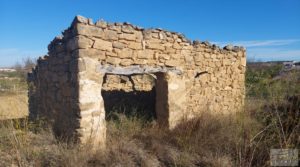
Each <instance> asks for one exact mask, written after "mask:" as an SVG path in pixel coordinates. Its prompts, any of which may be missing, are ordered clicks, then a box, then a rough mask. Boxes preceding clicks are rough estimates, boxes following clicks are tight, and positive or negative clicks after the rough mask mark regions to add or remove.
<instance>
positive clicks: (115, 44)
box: [29, 16, 246, 142]
mask: <svg viewBox="0 0 300 167" xmlns="http://www.w3.org/2000/svg"><path fill="white" fill-rule="evenodd" d="M48 49H49V52H48V56H45V57H43V58H40V59H39V60H38V64H37V66H36V68H35V69H34V70H33V72H32V73H31V74H29V82H30V83H33V84H34V85H35V88H34V89H31V90H30V92H29V95H30V97H31V98H30V106H31V113H32V114H33V115H35V117H36V116H37V115H38V116H40V117H46V118H48V119H49V120H51V122H52V123H53V127H54V131H55V132H56V133H57V134H58V135H59V134H69V133H70V134H69V135H70V136H79V137H78V138H79V139H80V141H81V142H82V141H85V140H87V138H86V137H83V136H87V135H83V134H91V135H90V136H93V135H96V137H97V135H100V136H101V137H99V138H100V139H99V141H98V142H101V141H102V140H103V138H105V111H104V110H102V109H101V111H100V110H99V108H101V107H102V106H103V99H102V97H101V93H100V92H101V90H106V91H109V90H123V91H125V92H130V91H150V90H152V88H154V87H157V88H156V89H159V90H157V91H156V95H157V100H156V103H157V104H156V110H157V111H156V112H157V113H158V116H161V117H168V119H167V120H168V121H167V122H168V124H169V126H175V125H176V124H177V123H178V121H180V119H182V118H190V117H194V116H197V114H199V113H201V112H203V111H209V112H217V113H228V112H236V111H240V110H241V109H242V106H243V104H244V96H245V87H244V80H245V78H244V74H245V66H246V52H245V49H244V48H242V47H237V46H231V45H228V46H226V47H224V48H219V47H218V46H216V45H211V44H210V43H208V42H199V41H193V42H191V41H189V40H188V39H186V38H185V37H184V36H183V35H182V34H179V33H175V32H169V31H165V30H162V29H143V28H140V27H137V26H134V25H131V24H129V23H107V22H105V21H101V20H100V21H97V22H96V23H94V22H93V21H92V20H91V19H87V18H84V17H81V16H77V17H76V18H75V19H74V21H73V23H72V25H71V27H70V28H68V29H67V30H65V31H64V32H63V36H62V37H56V38H55V39H54V40H53V41H52V42H51V43H50V44H49V46H48ZM162 90H165V91H162ZM95 92H98V93H95ZM160 94H161V95H160ZM165 98H167V101H166V102H164V101H163V100H164V99H165ZM159 100H160V101H159ZM160 107H163V108H167V109H166V110H168V111H169V113H167V115H166V114H165V113H163V114H162V113H159V112H160V110H161V109H160ZM102 108H103V107H102ZM163 110H165V109H163ZM160 119H161V118H158V120H160ZM99 120H100V121H99ZM174 120H176V121H175V122H174V123H171V122H172V121H174ZM165 121H166V120H162V121H161V122H165ZM95 123H97V125H95ZM100 125H101V126H100ZM89 126H90V127H92V128H91V129H89V128H86V127H89ZM95 127H101V128H102V131H101V133H98V132H97V133H96V132H94V130H93V128H95ZM94 137H95V136H94Z"/></svg>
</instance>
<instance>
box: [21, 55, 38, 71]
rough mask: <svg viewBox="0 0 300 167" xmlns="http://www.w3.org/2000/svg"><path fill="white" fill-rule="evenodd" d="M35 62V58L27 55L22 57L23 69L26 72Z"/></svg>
mask: <svg viewBox="0 0 300 167" xmlns="http://www.w3.org/2000/svg"><path fill="white" fill-rule="evenodd" d="M35 62H36V60H35V59H33V58H30V57H27V58H25V59H23V69H24V70H25V71H26V72H29V71H31V69H32V68H33V67H35Z"/></svg>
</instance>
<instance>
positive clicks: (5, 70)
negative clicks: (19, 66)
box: [0, 68, 16, 72]
mask: <svg viewBox="0 0 300 167" xmlns="http://www.w3.org/2000/svg"><path fill="white" fill-rule="evenodd" d="M15 71H16V69H13V68H0V72H15Z"/></svg>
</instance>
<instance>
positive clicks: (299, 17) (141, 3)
mask: <svg viewBox="0 0 300 167" xmlns="http://www.w3.org/2000/svg"><path fill="white" fill-rule="evenodd" d="M78 14H79V15H83V16H85V17H90V18H93V20H94V21H96V20H98V19H100V18H102V19H104V20H106V21H109V22H125V21H127V22H130V23H132V24H135V25H139V26H142V27H145V28H150V27H160V28H163V29H167V30H170V31H177V32H181V33H183V34H185V35H186V36H187V37H188V38H189V39H191V40H195V39H198V40H201V41H205V40H208V41H210V42H213V43H216V44H219V45H221V46H223V45H225V44H229V43H231V44H235V45H243V46H245V47H246V48H247V54H248V57H249V58H252V59H253V58H254V59H256V60H260V61H270V60H300V0H247V1H246V0H226V1H225V0H152V1H150V0H148V1H146V0H122V1H121V0H119V1H117V0H110V1H107V0H103V1H100V0H97V1H96V0H95V1H88V0H51V1H50V0H49V1H47V0H0V67H1V66H2V67H4V66H10V65H13V64H15V62H17V61H19V62H20V61H22V59H24V58H26V57H38V56H42V55H44V54H46V53H47V45H48V44H49V42H50V41H51V40H52V39H53V38H54V37H55V36H57V35H60V33H61V32H62V31H63V30H64V29H66V28H67V27H69V26H70V24H71V22H72V20H73V18H74V16H75V15H78Z"/></svg>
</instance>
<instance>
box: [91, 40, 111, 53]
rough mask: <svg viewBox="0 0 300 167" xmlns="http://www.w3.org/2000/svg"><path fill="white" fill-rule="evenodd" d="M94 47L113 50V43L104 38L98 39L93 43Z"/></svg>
mask: <svg viewBox="0 0 300 167" xmlns="http://www.w3.org/2000/svg"><path fill="white" fill-rule="evenodd" d="M93 48H95V49H100V50H105V51H112V49H113V48H112V43H111V42H108V41H105V40H102V39H96V40H95V43H94V45H93Z"/></svg>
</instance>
